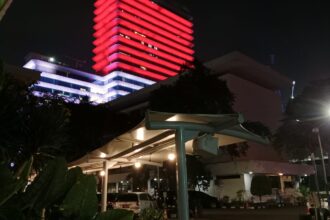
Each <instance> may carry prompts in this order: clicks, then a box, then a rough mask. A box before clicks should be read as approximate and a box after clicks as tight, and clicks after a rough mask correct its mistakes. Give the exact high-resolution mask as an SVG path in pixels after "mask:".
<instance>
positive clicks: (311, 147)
mask: <svg viewBox="0 0 330 220" xmlns="http://www.w3.org/2000/svg"><path fill="white" fill-rule="evenodd" d="M329 94H330V78H329V79H324V80H320V81H314V82H312V83H310V84H309V85H308V86H306V87H305V88H304V90H303V92H302V93H301V94H299V95H298V96H297V97H296V98H294V99H292V100H290V101H289V103H288V105H287V107H286V117H285V119H284V120H283V124H282V125H281V126H280V127H279V128H278V130H277V131H276V134H275V135H274V138H273V145H274V146H275V148H276V149H277V150H278V151H279V152H281V153H283V154H285V155H287V156H288V157H289V158H291V159H304V158H306V157H307V156H308V155H310V153H312V152H314V153H315V152H316V151H317V150H318V143H317V136H316V134H315V133H313V132H312V129H313V128H319V130H320V136H321V138H322V143H323V145H324V146H329V145H330V136H329V135H328V134H329V133H330V123H329V117H328V116H327V114H326V110H327V108H329V100H330V95H329Z"/></svg>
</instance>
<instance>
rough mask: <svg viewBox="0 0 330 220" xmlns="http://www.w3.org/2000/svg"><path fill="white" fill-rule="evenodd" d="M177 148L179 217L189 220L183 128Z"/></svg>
mask: <svg viewBox="0 0 330 220" xmlns="http://www.w3.org/2000/svg"><path fill="white" fill-rule="evenodd" d="M175 146H176V155H177V164H176V178H177V182H178V185H177V196H178V207H177V209H178V217H179V220H189V205H188V189H187V188H188V181H187V165H186V148H185V141H184V130H183V129H182V128H179V129H177V130H176V133H175Z"/></svg>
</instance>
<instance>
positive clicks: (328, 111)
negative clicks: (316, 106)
mask: <svg viewBox="0 0 330 220" xmlns="http://www.w3.org/2000/svg"><path fill="white" fill-rule="evenodd" d="M327 116H328V117H330V106H328V107H327Z"/></svg>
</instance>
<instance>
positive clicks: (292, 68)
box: [0, 0, 330, 89]
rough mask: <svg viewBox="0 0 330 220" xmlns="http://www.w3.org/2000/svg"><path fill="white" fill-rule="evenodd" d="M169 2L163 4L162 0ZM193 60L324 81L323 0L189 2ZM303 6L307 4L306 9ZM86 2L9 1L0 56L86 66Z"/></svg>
mask: <svg viewBox="0 0 330 220" xmlns="http://www.w3.org/2000/svg"><path fill="white" fill-rule="evenodd" d="M169 1H170V0H169ZM189 2H190V3H188V7H189V8H190V10H191V12H192V15H193V17H194V24H195V38H196V40H195V45H196V46H195V50H196V57H197V58H198V59H199V60H201V61H206V60H209V59H212V58H215V57H218V56H222V55H224V54H226V53H229V52H231V51H234V50H237V51H241V52H242V53H244V54H246V55H248V56H250V57H252V58H254V59H255V60H257V61H258V62H260V63H263V64H267V65H269V64H271V62H270V60H271V59H270V57H271V56H275V63H274V65H273V68H274V69H276V70H278V71H279V72H281V73H282V74H284V75H287V76H289V77H290V78H291V79H293V80H296V81H297V83H298V89H301V88H302V87H303V85H305V84H306V83H307V82H308V81H310V80H314V79H319V78H325V77H330V7H329V6H328V5H330V4H327V1H325V0H324V1H322V0H313V1H287V0H286V1H284V0H266V1H265V0H230V1H220V0H204V1H197V0H191V1H189ZM308 2H309V3H308ZM92 12H93V1H90V0H87V1H86V0H57V1H46V0H30V1H27V0H14V2H13V4H12V5H11V7H10V8H9V10H8V12H7V14H6V16H5V17H4V18H3V20H2V21H1V22H0V57H2V59H3V60H5V61H6V62H8V63H12V64H17V65H21V64H23V63H24V56H25V55H27V54H28V53H29V52H31V51H33V52H38V53H41V54H45V55H50V56H55V57H64V56H67V57H72V58H77V59H80V60H86V61H87V62H90V61H89V60H90V59H91V57H92V53H91V51H92V40H93V38H92V25H93V23H92V17H93V14H92Z"/></svg>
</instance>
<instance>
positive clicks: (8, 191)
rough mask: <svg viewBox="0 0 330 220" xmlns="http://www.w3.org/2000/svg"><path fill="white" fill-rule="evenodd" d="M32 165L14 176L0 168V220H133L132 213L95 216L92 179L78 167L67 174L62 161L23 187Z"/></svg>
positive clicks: (117, 212)
mask: <svg viewBox="0 0 330 220" xmlns="http://www.w3.org/2000/svg"><path fill="white" fill-rule="evenodd" d="M31 164H32V159H31V160H29V161H27V162H26V163H24V165H23V167H22V168H21V169H19V170H18V171H17V173H16V174H15V175H13V174H12V173H11V172H10V171H9V169H8V168H6V167H5V166H4V164H1V166H0V171H1V173H0V175H1V176H0V177H1V180H2V181H1V182H0V219H5V220H6V219H8V220H9V219H15V220H16V219H17V220H20V219H34V220H35V219H44V220H53V219H54V220H55V219H56V220H58V219H61V220H69V219H70V220H74V219H77V220H78V219H79V220H80V219H83V220H85V219H86V220H93V219H95V220H103V219H104V220H105V219H109V220H117V219H119V220H132V219H133V213H132V212H130V211H126V210H114V211H112V210H111V211H108V212H105V213H100V214H98V213H97V208H98V201H97V197H96V179H95V177H94V176H91V175H85V174H83V173H82V171H81V169H80V168H78V167H76V168H73V169H71V170H68V169H67V164H66V162H65V160H64V159H63V158H56V159H53V160H50V161H49V162H48V163H47V164H46V166H45V167H44V168H43V169H42V171H41V172H40V173H39V174H38V175H37V177H36V178H35V179H34V181H33V182H32V183H31V184H30V185H28V186H27V187H26V183H27V177H28V176H27V174H30V172H29V171H30V170H31ZM23 183H24V184H23ZM25 188H26V189H25ZM23 189H24V190H23Z"/></svg>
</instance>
